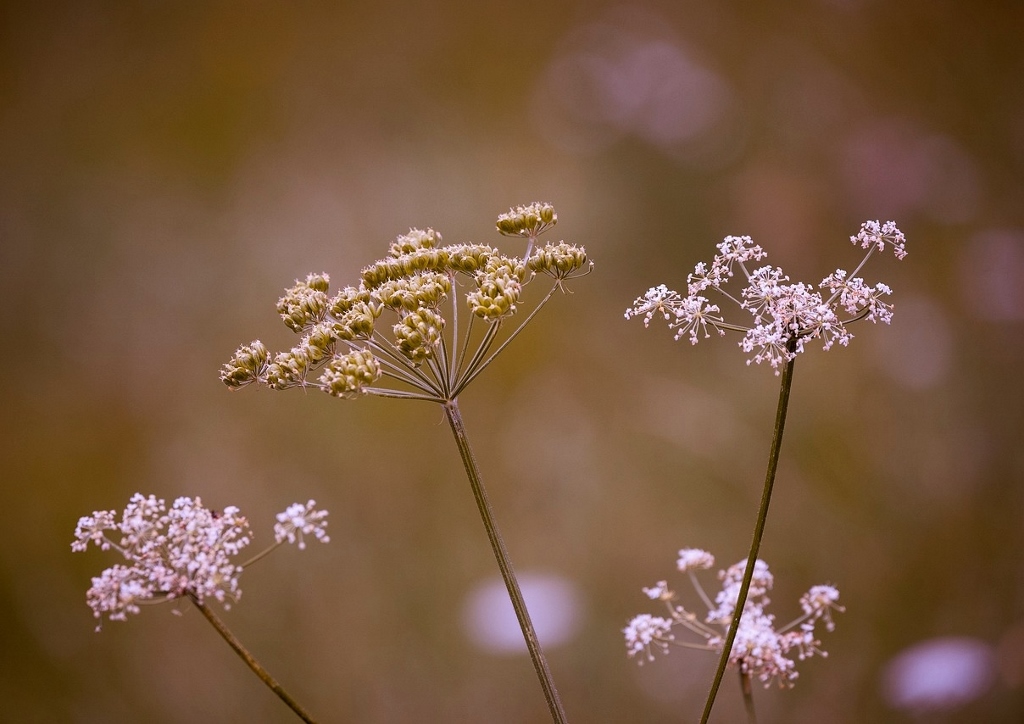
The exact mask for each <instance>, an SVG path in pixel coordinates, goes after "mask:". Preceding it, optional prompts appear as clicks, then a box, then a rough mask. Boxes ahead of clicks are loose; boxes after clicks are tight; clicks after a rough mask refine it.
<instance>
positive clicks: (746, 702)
mask: <svg viewBox="0 0 1024 724" xmlns="http://www.w3.org/2000/svg"><path fill="white" fill-rule="evenodd" d="M740 689H741V690H742V691H743V707H744V708H745V709H746V710H747V722H748V724H757V712H756V711H755V710H754V692H753V691H751V685H750V674H744V673H743V672H742V671H740Z"/></svg>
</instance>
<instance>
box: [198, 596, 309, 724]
mask: <svg viewBox="0 0 1024 724" xmlns="http://www.w3.org/2000/svg"><path fill="white" fill-rule="evenodd" d="M189 598H191V599H192V603H193V604H195V607H196V608H198V609H199V611H200V612H201V613H202V614H203V615H204V616H206V620H207V621H209V622H210V624H211V625H212V626H213V627H214V628H215V629H217V633H219V634H220V635H221V636H222V637H223V638H224V640H225V641H227V642H228V646H230V647H231V648H233V649H234V650H235V653H236V654H238V655H239V656H240V657H241V658H242V661H244V662H245V663H246V665H247V666H248V667H249V668H250V669H252V671H253V673H254V674H256V676H258V677H260V681H262V682H263V683H264V684H266V685H267V686H268V687H270V690H271V691H273V692H274V693H275V694H277V695H278V696H279V697H280V698H281V701H283V702H284V703H285V704H287V705H288V707H289V708H290V709H291V710H292V711H294V712H295V713H296V714H297V715H298V717H299V718H300V719H302V721H304V722H307V724H316V720H315V719H314V718H313V717H312V716H311V715H310V714H309V712H307V711H306V710H305V709H303V708H302V706H301V705H300V704H299V703H298V702H297V701H295V699H293V698H292V697H291V695H290V694H289V693H288V692H287V691H285V690H284V689H283V688H282V687H281V685H280V684H278V683H277V681H276V680H275V679H274V677H273V676H271V675H270V674H269V673H268V672H267V670H266V669H264V668H263V667H262V666H260V662H258V661H257V660H256V659H255V658H253V655H252V654H250V653H249V652H248V650H246V648H245V647H244V646H242V642H241V641H239V640H238V639H237V638H235V635H234V634H233V633H231V631H230V630H228V627H227V626H225V625H224V622H223V621H221V620H220V618H218V617H217V614H215V613H214V612H213V611H211V610H210V607H209V606H207V605H206V604H205V603H202V602H201V601H199V600H198V599H197V598H195V597H194V596H191V595H190V596H189Z"/></svg>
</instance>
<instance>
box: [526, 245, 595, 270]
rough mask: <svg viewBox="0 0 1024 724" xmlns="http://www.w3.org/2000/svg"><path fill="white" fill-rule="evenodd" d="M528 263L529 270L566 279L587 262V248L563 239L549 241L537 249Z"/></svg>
mask: <svg viewBox="0 0 1024 724" xmlns="http://www.w3.org/2000/svg"><path fill="white" fill-rule="evenodd" d="M528 263H529V266H530V270H531V271H534V272H541V273H544V274H550V275H551V276H553V277H554V278H555V279H568V278H569V277H571V276H572V275H573V273H574V272H576V271H578V270H579V269H582V268H583V266H584V265H586V264H587V250H586V249H584V248H583V247H582V246H576V245H575V244H566V243H565V242H564V241H560V242H558V243H557V244H550V243H549V244H545V245H544V247H543V248H541V249H537V250H536V251H535V252H534V253H533V256H531V257H530V260H529V262H528ZM590 266H593V264H590ZM588 272H589V266H588ZM585 273H586V272H585Z"/></svg>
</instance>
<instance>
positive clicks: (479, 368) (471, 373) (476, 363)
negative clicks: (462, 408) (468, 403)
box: [454, 284, 558, 396]
mask: <svg viewBox="0 0 1024 724" xmlns="http://www.w3.org/2000/svg"><path fill="white" fill-rule="evenodd" d="M557 288H558V285H557V284H556V285H554V286H553V287H551V290H550V291H549V292H548V293H547V294H545V295H544V298H543V299H541V300H540V303H539V304H538V305H537V306H536V307H535V308H534V310H533V311H532V312H530V314H529V316H527V317H526V319H524V320H523V322H522V324H520V325H519V326H518V327H516V329H515V331H514V332H512V334H510V335H509V336H508V339H506V340H505V341H504V342H502V343H501V345H500V346H499V347H498V349H496V350H494V353H493V354H492V355H491V356H490V357H488V358H487V361H485V362H483V363H480V359H479V358H480V357H482V356H483V355H481V354H480V351H479V350H478V351H477V354H476V355H475V356H474V357H473V361H472V362H470V365H469V367H467V368H466V371H465V372H464V373H463V376H462V379H461V380H460V381H459V386H458V387H457V388H456V389H455V393H454V396H458V394H459V393H460V392H462V390H464V389H465V388H466V385H468V384H469V383H470V382H472V381H473V379H474V378H475V377H476V376H477V375H478V374H480V373H481V372H483V370H484V369H485V368H486V367H487V365H489V364H490V363H491V361H492V360H493V359H494V358H495V357H497V356H498V355H499V354H501V351H502V350H503V349H505V347H507V346H508V345H509V342H511V341H512V340H513V339H515V338H516V337H517V336H518V335H519V333H520V332H522V331H523V328H524V327H526V325H527V324H529V323H530V320H531V319H533V318H534V317H535V316H536V314H537V312H539V311H540V310H541V308H542V307H543V306H544V305H545V304H547V303H548V300H549V299H551V295H552V294H554V293H555V289H557ZM492 329H494V326H493V325H492ZM491 341H492V340H488V341H487V342H488V345H487V346H488V348H489V347H490V342H491ZM480 349H484V347H483V345H481V347H480ZM484 353H485V354H486V350H484Z"/></svg>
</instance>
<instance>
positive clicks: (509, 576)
mask: <svg viewBox="0 0 1024 724" xmlns="http://www.w3.org/2000/svg"><path fill="white" fill-rule="evenodd" d="M444 413H445V416H446V417H447V418H448V424H449V425H451V428H452V434H453V435H454V436H455V444H456V445H458V447H459V453H460V454H461V455H462V464H463V465H464V466H465V467H466V475H467V476H469V484H470V486H471V487H472V488H473V498H474V499H476V506H477V509H478V510H479V511H480V518H481V519H482V520H483V523H484V528H485V529H486V530H487V538H488V539H489V540H490V542H491V550H492V551H494V557H495V559H497V561H498V569H499V570H500V571H501V577H502V578H503V579H504V581H505V587H506V588H507V589H508V596H509V599H511V601H512V608H513V609H515V612H516V618H517V619H519V627H520V628H521V629H522V630H523V638H524V639H526V648H527V649H529V651H530V658H531V659H532V660H533V667H534V669H536V671H537V678H538V679H540V686H541V688H542V689H543V690H544V698H545V699H546V700H547V703H548V709H549V710H550V712H551V720H552V721H553V722H555V724H565V722H566V718H565V711H564V710H563V709H562V702H561V700H560V699H559V697H558V690H557V689H556V688H555V682H554V679H553V678H552V676H551V670H550V669H549V668H548V662H547V660H546V659H545V658H544V652H543V651H541V648H540V641H539V640H538V639H537V632H536V631H535V630H534V628H533V622H532V621H530V613H529V611H527V609H526V601H525V600H523V593H522V591H520V590H519V581H518V580H517V579H516V574H515V571H514V570H512V561H511V560H510V559H509V556H508V551H507V550H505V542H504V541H503V540H502V537H501V533H500V532H499V531H498V524H497V523H496V522H495V520H494V513H493V512H492V510H491V503H490V501H489V500H488V498H487V491H486V490H485V489H484V483H483V480H482V479H481V478H480V470H479V468H478V467H477V464H476V458H475V457H473V450H472V449H471V448H470V447H469V438H468V437H466V428H465V426H464V425H463V424H462V413H460V412H459V403H458V400H456V399H452V400H449V401H448V402H446V403H445V405H444Z"/></svg>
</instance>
